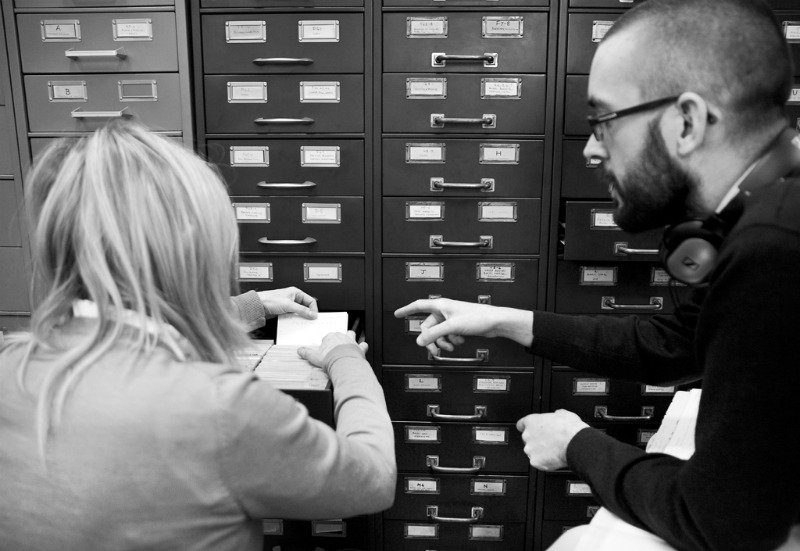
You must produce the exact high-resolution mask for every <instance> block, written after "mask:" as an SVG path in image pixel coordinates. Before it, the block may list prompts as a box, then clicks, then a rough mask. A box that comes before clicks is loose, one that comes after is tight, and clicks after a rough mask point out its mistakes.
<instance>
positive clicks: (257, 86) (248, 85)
mask: <svg viewBox="0 0 800 551" xmlns="http://www.w3.org/2000/svg"><path fill="white" fill-rule="evenodd" d="M228 103H267V83H266V82H229V83H228Z"/></svg>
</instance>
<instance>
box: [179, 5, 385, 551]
mask: <svg viewBox="0 0 800 551" xmlns="http://www.w3.org/2000/svg"><path fill="white" fill-rule="evenodd" d="M365 12H370V9H369V8H365V6H364V2H363V0H308V1H304V2H302V3H298V2H296V1H288V0H287V1H284V0H276V1H271V2H263V1H257V0H225V1H223V0H200V1H199V2H195V5H194V6H193V10H192V13H191V20H192V29H193V36H194V38H195V40H194V62H195V64H194V67H195V90H194V91H195V102H196V113H197V135H198V150H199V151H200V152H201V153H203V154H205V155H207V157H208V159H209V160H210V161H212V162H214V164H215V165H216V166H217V167H218V168H219V170H220V172H221V174H222V176H223V178H224V180H225V182H226V183H227V185H228V190H229V194H230V200H231V203H232V206H233V209H234V212H235V213H236V217H237V220H238V222H239V235H240V252H241V258H240V264H239V282H240V286H241V289H242V291H243V292H244V291H247V290H256V291H260V290H266V289H274V288H281V287H288V286H297V287H298V288H300V289H302V290H303V291H305V292H307V293H309V294H310V295H312V296H314V297H316V299H317V301H318V305H319V308H320V310H322V311H342V310H344V311H348V312H349V313H350V314H351V320H350V321H351V323H354V322H355V320H356V319H358V320H359V330H361V329H364V328H366V332H367V338H368V339H371V333H370V332H371V330H372V329H371V323H370V320H369V319H367V303H368V300H369V299H368V297H369V296H370V291H371V288H372V286H371V280H372V277H371V275H369V270H368V266H369V264H368V258H370V255H369V254H368V251H370V250H371V247H372V234H371V232H369V231H368V228H370V224H371V220H372V214H371V211H372V206H371V190H370V189H369V188H370V187H371V186H370V185H368V182H369V177H368V172H367V164H366V159H367V158H368V157H367V155H368V154H369V153H370V152H371V145H369V146H368V140H367V136H368V133H367V131H366V130H367V128H368V126H367V117H368V116H369V114H370V110H371V107H370V106H371V84H370V83H369V81H368V76H367V73H366V72H365V68H366V66H367V62H366V59H368V58H369V59H371V56H370V55H369V41H370V40H371V37H370V33H369V28H368V26H367V25H366V24H365V15H366V14H365ZM370 13H371V12H370ZM269 331H270V328H268V329H267V330H266V331H265V337H268V338H272V337H274V335H273V334H269ZM370 342H371V341H370ZM265 468H269V466H268V465H267V466H265ZM371 522H372V519H371V518H370V517H365V516H363V517H356V518H350V519H319V520H314V521H306V520H293V519H265V520H264V521H263V527H264V548H265V549H270V550H277V549H309V550H311V549H325V550H328V551H330V550H336V549H369V548H372V547H374V545H373V544H372V542H371V541H370V538H371V537H373V532H374V531H373V530H371V529H370V524H371Z"/></svg>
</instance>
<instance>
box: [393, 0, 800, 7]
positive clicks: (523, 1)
mask: <svg viewBox="0 0 800 551" xmlns="http://www.w3.org/2000/svg"><path fill="white" fill-rule="evenodd" d="M502 1H503V6H522V7H529V6H530V7H537V6H548V5H550V4H549V0H502ZM772 1H773V2H774V1H781V0H772ZM783 1H791V0H783ZM383 5H384V6H387V7H389V6H436V7H437V8H438V7H442V6H454V7H462V6H464V7H466V6H470V7H488V8H495V7H497V0H383Z"/></svg>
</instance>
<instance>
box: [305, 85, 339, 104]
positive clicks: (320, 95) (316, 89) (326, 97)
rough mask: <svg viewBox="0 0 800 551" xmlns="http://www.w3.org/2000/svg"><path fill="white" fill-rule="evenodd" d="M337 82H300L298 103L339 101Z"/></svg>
mask: <svg viewBox="0 0 800 551" xmlns="http://www.w3.org/2000/svg"><path fill="white" fill-rule="evenodd" d="M340 88H341V84H340V83H339V82H335V81H334V82H308V81H302V82H300V103H339V102H340V101H341V99H340V94H341V90H340Z"/></svg>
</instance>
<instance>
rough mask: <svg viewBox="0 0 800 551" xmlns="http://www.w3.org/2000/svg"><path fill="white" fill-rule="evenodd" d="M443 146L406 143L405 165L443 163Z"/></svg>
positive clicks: (438, 144)
mask: <svg viewBox="0 0 800 551" xmlns="http://www.w3.org/2000/svg"><path fill="white" fill-rule="evenodd" d="M444 152H445V145H444V144H443V143H407V144H406V162H407V163H443V162H444Z"/></svg>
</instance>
